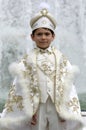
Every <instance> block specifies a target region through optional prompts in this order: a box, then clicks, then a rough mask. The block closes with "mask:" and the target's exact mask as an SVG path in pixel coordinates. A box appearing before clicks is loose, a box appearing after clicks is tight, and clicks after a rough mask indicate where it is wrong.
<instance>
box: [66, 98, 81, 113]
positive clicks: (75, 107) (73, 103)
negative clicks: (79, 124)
mask: <svg viewBox="0 0 86 130" xmlns="http://www.w3.org/2000/svg"><path fill="white" fill-rule="evenodd" d="M68 106H69V107H71V108H72V110H73V112H77V113H78V110H79V101H78V99H77V98H76V97H73V98H72V99H71V100H70V101H69V102H68Z"/></svg>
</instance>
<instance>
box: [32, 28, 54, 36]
mask: <svg viewBox="0 0 86 130" xmlns="http://www.w3.org/2000/svg"><path fill="white" fill-rule="evenodd" d="M43 29H46V30H49V31H50V32H51V33H52V35H54V32H53V31H52V30H51V29H48V28H43ZM36 30H37V29H35V30H33V31H32V35H34V34H35V31H36Z"/></svg>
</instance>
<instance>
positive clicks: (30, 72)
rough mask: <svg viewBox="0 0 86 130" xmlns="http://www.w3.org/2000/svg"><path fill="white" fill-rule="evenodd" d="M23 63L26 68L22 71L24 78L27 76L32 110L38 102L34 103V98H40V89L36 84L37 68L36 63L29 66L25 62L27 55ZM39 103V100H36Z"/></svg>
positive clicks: (34, 109)
mask: <svg viewBox="0 0 86 130" xmlns="http://www.w3.org/2000/svg"><path fill="white" fill-rule="evenodd" d="M23 63H24V65H25V67H26V70H25V71H24V72H23V74H24V78H29V80H30V84H29V85H28V86H27V87H28V88H29V91H30V101H31V105H32V106H33V112H34V111H36V110H37V108H36V107H38V104H35V105H34V100H35V99H37V100H40V96H39V95H40V90H39V85H38V76H37V68H36V65H34V64H33V65H32V66H30V65H29V64H28V63H27V57H26V58H25V59H24V60H23ZM38 103H39V101H38Z"/></svg>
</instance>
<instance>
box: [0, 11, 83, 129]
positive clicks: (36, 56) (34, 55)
mask: <svg viewBox="0 0 86 130" xmlns="http://www.w3.org/2000/svg"><path fill="white" fill-rule="evenodd" d="M43 17H44V19H43ZM41 18H42V19H41ZM37 20H38V23H37ZM48 21H50V22H48ZM45 23H47V24H45ZM48 23H49V24H48ZM31 27H32V28H33V30H34V29H36V28H39V27H48V28H49V29H51V30H54V29H55V21H54V20H52V17H51V15H50V14H49V13H48V12H47V10H45V9H44V10H42V11H41V12H40V13H39V14H38V15H37V16H36V17H35V18H34V19H32V21H31ZM11 70H12V73H15V75H16V78H15V80H14V82H13V85H12V87H11V89H10V92H9V98H8V100H7V103H6V104H5V109H4V110H3V112H2V115H1V117H2V118H1V119H0V130H82V128H83V122H82V118H81V111H80V104H79V100H78V97H77V93H76V90H75V86H74V85H73V78H74V74H75V73H76V70H77V69H76V67H74V66H71V64H70V63H69V61H68V60H67V59H66V58H65V56H63V54H62V53H61V52H60V51H58V50H57V49H55V48H54V47H52V46H50V47H49V48H47V49H45V50H42V49H40V48H37V47H36V48H34V49H33V50H32V51H31V52H29V54H28V55H26V56H25V57H24V58H23V59H22V60H21V62H20V63H18V64H15V65H13V66H12V67H11ZM35 113H37V116H38V121H37V124H36V125H35V126H32V125H31V119H32V116H33V115H34V114H35ZM61 119H64V120H65V122H60V120H61ZM70 126H71V127H70Z"/></svg>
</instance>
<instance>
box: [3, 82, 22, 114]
mask: <svg viewBox="0 0 86 130" xmlns="http://www.w3.org/2000/svg"><path fill="white" fill-rule="evenodd" d="M22 101H23V98H22V96H20V95H16V94H15V85H12V86H11V89H10V92H9V95H8V100H7V102H6V104H5V108H6V109H7V111H8V112H12V111H14V110H13V107H14V105H15V104H16V107H17V108H18V109H19V110H20V111H21V110H22V109H23V104H22Z"/></svg>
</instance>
